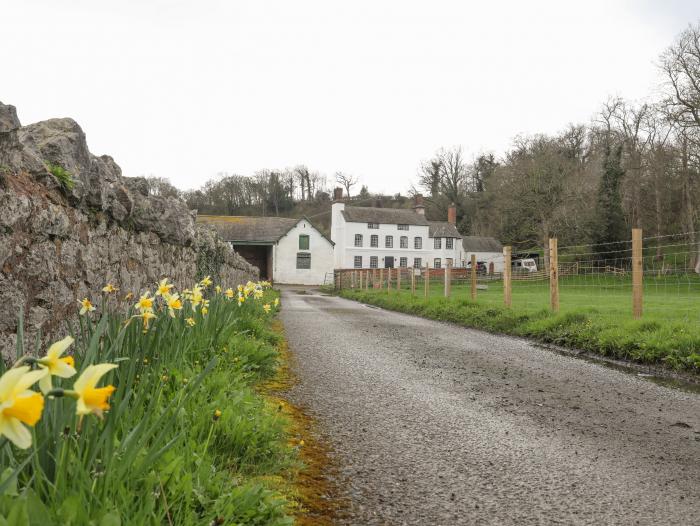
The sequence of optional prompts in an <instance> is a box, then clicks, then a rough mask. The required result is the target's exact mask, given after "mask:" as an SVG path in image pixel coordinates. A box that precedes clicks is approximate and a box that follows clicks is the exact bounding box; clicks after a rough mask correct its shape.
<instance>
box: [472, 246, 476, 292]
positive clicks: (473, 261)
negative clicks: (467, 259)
mask: <svg viewBox="0 0 700 526" xmlns="http://www.w3.org/2000/svg"><path fill="white" fill-rule="evenodd" d="M471 264H472V272H471V275H472V301H476V254H472V259H471Z"/></svg>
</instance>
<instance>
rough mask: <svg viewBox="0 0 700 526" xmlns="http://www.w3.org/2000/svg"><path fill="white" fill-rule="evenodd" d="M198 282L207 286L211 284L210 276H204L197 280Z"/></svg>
mask: <svg viewBox="0 0 700 526" xmlns="http://www.w3.org/2000/svg"><path fill="white" fill-rule="evenodd" d="M199 284H200V285H201V286H202V287H204V288H207V287H208V286H209V285H211V284H212V281H211V276H204V278H203V279H202V281H200V282H199Z"/></svg>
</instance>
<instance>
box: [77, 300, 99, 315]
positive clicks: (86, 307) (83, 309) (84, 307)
mask: <svg viewBox="0 0 700 526" xmlns="http://www.w3.org/2000/svg"><path fill="white" fill-rule="evenodd" d="M78 303H80V315H81V316H83V315H84V314H86V313H88V312H92V311H94V310H95V306H94V305H93V304H92V303H91V302H90V300H89V299H87V298H83V299H82V300H78Z"/></svg>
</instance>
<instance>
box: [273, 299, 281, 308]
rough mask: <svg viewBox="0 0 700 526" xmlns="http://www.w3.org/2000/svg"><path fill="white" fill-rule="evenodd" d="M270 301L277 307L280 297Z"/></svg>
mask: <svg viewBox="0 0 700 526" xmlns="http://www.w3.org/2000/svg"><path fill="white" fill-rule="evenodd" d="M272 303H274V304H275V307H279V304H280V299H279V298H275V301H273V302H272Z"/></svg>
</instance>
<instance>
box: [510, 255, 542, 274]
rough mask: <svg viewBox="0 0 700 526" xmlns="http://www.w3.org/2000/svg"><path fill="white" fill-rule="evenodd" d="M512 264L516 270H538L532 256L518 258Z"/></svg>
mask: <svg viewBox="0 0 700 526" xmlns="http://www.w3.org/2000/svg"><path fill="white" fill-rule="evenodd" d="M511 266H512V267H513V270H514V271H516V272H537V263H535V260H534V259H532V258H524V259H516V260H515V261H513V262H512V263H511Z"/></svg>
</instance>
